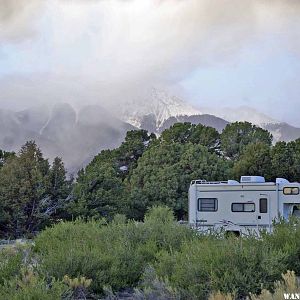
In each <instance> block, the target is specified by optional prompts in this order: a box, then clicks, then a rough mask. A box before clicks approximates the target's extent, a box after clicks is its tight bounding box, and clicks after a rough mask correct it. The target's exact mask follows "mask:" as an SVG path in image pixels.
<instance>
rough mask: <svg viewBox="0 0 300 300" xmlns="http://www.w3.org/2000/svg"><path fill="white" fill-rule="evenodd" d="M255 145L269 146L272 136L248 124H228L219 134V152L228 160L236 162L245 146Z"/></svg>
mask: <svg viewBox="0 0 300 300" xmlns="http://www.w3.org/2000/svg"><path fill="white" fill-rule="evenodd" d="M255 143H264V144H266V145H268V146H271V144H272V135H271V134H270V133H269V132H268V131H267V130H265V129H262V128H260V127H257V126H255V125H252V124H251V123H249V122H235V123H231V124H228V125H227V126H226V127H225V129H224V130H223V132H222V134H221V150H222V152H223V154H224V155H225V156H226V157H228V158H230V159H234V160H237V159H238V158H239V156H240V154H241V153H242V152H243V150H244V149H245V147H246V146H247V145H249V144H255Z"/></svg>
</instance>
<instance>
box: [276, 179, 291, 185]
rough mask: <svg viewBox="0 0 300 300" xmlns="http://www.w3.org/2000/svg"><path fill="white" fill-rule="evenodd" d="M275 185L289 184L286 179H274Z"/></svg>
mask: <svg viewBox="0 0 300 300" xmlns="http://www.w3.org/2000/svg"><path fill="white" fill-rule="evenodd" d="M276 183H277V184H279V183H290V182H289V181H288V180H287V179H285V178H276Z"/></svg>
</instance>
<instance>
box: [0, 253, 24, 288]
mask: <svg viewBox="0 0 300 300" xmlns="http://www.w3.org/2000/svg"><path fill="white" fill-rule="evenodd" d="M22 256H23V255H22V253H21V251H18V250H17V249H15V248H12V247H10V248H5V249H2V250H1V251H0V285H2V284H3V283H4V281H5V280H9V279H10V278H12V277H14V276H16V275H18V274H19V272H20V270H21V266H22Z"/></svg>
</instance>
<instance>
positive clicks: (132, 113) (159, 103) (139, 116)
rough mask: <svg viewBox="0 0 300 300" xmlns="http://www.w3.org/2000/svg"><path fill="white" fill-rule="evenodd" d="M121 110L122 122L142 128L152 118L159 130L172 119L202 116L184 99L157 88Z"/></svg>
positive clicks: (126, 104) (128, 103) (127, 103)
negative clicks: (149, 117) (148, 117)
mask: <svg viewBox="0 0 300 300" xmlns="http://www.w3.org/2000/svg"><path fill="white" fill-rule="evenodd" d="M120 109H121V118H122V120H123V121H125V122H127V123H129V124H132V125H133V126H135V127H138V128H141V126H142V123H143V121H144V120H145V117H146V116H151V118H152V120H153V122H155V124H154V125H155V127H156V129H158V128H160V127H161V125H162V124H163V123H164V121H166V120H167V119H169V118H170V117H176V116H181V115H187V116H191V115H201V114H202V112H201V111H200V110H198V109H196V108H194V107H193V106H191V105H189V104H188V103H186V102H185V101H183V100H182V99H180V98H178V97H176V96H171V95H169V94H168V93H167V92H165V91H162V90H158V89H155V88H153V89H151V91H150V93H149V94H147V95H146V96H145V97H144V99H134V100H132V101H130V102H126V103H125V105H123V106H122V107H121V108H120Z"/></svg>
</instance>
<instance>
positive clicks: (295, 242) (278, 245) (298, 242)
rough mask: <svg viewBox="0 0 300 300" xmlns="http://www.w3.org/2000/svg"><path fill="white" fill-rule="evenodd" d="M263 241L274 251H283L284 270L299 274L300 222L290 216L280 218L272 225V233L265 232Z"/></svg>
mask: <svg viewBox="0 0 300 300" xmlns="http://www.w3.org/2000/svg"><path fill="white" fill-rule="evenodd" d="M263 238H264V241H265V243H266V244H268V247H270V248H272V249H274V251H277V252H282V253H284V264H285V265H286V270H293V271H295V272H296V274H297V275H298V276H299V275H300V222H299V220H298V219H297V218H295V219H293V218H291V219H290V220H289V221H288V222H287V221H285V220H281V222H279V223H278V224H276V225H275V227H274V232H273V233H272V234H265V235H264V237H263Z"/></svg>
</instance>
